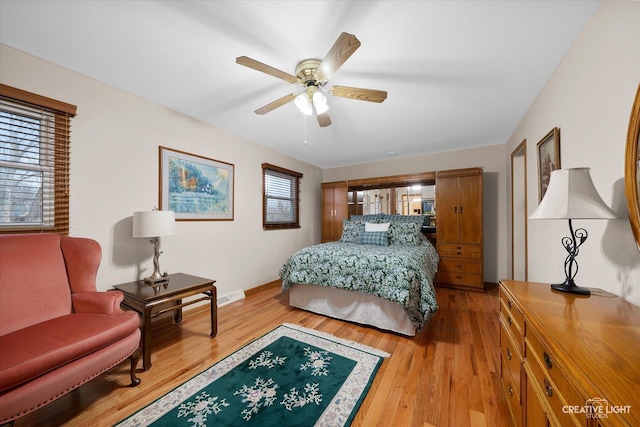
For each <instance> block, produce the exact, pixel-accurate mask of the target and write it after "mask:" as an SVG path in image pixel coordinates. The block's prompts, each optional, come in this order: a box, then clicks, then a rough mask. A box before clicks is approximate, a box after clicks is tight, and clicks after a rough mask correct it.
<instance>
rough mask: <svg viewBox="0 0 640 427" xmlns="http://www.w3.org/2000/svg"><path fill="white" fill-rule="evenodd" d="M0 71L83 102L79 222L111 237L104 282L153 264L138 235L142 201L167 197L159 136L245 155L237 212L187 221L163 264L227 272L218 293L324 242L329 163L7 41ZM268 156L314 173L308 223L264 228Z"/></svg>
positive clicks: (208, 151) (305, 187)
mask: <svg viewBox="0 0 640 427" xmlns="http://www.w3.org/2000/svg"><path fill="white" fill-rule="evenodd" d="M0 81H1V82H2V83H4V84H7V85H10V86H14V87H17V88H20V89H23V90H27V91H30V92H35V93H38V94H40V95H44V96H47V97H51V98H55V99H58V100H60V101H64V102H68V103H71V104H75V105H77V106H78V115H77V117H76V118H74V119H73V121H72V138H71V140H72V149H71V153H72V154H71V162H72V163H71V230H70V234H71V235H73V236H83V237H90V238H93V239H95V240H97V241H98V242H99V243H100V245H101V246H102V250H103V261H102V265H101V267H100V270H99V274H98V281H99V287H100V288H101V289H102V290H106V289H109V288H110V287H111V285H113V284H116V283H121V282H126V281H130V280H134V279H136V277H137V275H138V273H139V271H138V270H139V268H140V267H142V268H144V269H146V270H145V271H144V272H142V275H149V274H150V272H151V271H152V270H153V266H152V262H151V255H152V253H153V249H152V246H151V245H150V244H149V243H148V242H146V241H145V240H144V239H133V238H132V237H131V231H132V220H131V216H132V213H133V212H134V211H138V210H150V209H152V208H153V207H154V206H157V205H158V146H166V147H170V148H174V149H178V150H182V151H186V152H189V153H195V154H198V155H200V156H204V157H209V158H213V159H218V160H222V161H225V162H229V163H233V164H234V165H235V219H234V221H198V222H178V223H177V233H176V234H175V235H174V236H168V237H163V238H162V250H163V251H164V254H163V255H162V256H161V257H160V266H161V268H162V270H163V271H164V270H166V271H169V272H184V273H189V274H194V275H200V276H204V277H210V278H212V279H216V280H217V286H218V295H225V294H228V293H231V292H234V291H237V290H241V289H247V288H251V287H254V286H258V285H261V284H264V283H266V282H270V281H272V280H275V279H277V278H278V270H279V269H280V267H281V266H282V264H283V263H284V262H285V261H286V259H287V258H288V257H289V256H290V255H291V253H293V252H294V251H296V250H298V249H300V248H302V247H304V246H308V245H311V244H314V243H317V242H319V240H320V224H319V219H318V212H320V182H321V170H320V169H319V168H316V167H314V166H311V165H309V164H306V163H303V162H300V161H297V160H295V159H293V158H290V157H288V156H285V155H283V154H280V153H277V152H275V151H272V150H269V149H266V148H264V147H262V146H258V145H255V144H252V143H249V142H246V141H244V140H242V139H240V138H238V137H235V136H233V135H229V134H226V133H224V132H222V131H220V130H218V129H216V128H213V127H211V126H209V125H207V124H204V123H202V122H199V121H196V120H194V119H191V118H189V117H186V116H183V115H181V114H178V113H176V112H174V111H171V110H168V109H166V108H163V107H161V106H159V105H157V104H154V103H152V102H149V101H147V100H145V99H142V98H139V97H136V96H134V95H131V94H129V93H127V92H124V91H121V90H119V89H115V88H113V87H111V86H108V85H105V84H103V83H100V82H98V81H95V80H92V79H90V78H87V77H85V76H82V75H80V74H77V73H74V72H71V71H69V70H66V69H64V68H61V67H59V66H56V65H53V64H51V63H48V62H46V61H43V60H40V59H38V58H35V57H33V56H30V55H26V54H24V53H23V52H20V51H17V50H15V49H13V48H10V47H8V46H6V45H0ZM263 162H267V163H272V164H275V165H278V166H282V167H284V168H287V169H291V170H295V171H297V172H301V173H303V174H304V177H303V179H302V183H301V184H302V189H301V225H302V228H301V229H299V230H281V231H263V230H262V175H261V174H262V169H261V164H262V163H263Z"/></svg>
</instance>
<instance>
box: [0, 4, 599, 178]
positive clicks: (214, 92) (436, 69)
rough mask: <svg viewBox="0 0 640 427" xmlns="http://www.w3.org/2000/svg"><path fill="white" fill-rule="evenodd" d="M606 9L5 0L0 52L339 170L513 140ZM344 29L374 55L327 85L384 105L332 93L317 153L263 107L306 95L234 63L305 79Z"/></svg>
mask: <svg viewBox="0 0 640 427" xmlns="http://www.w3.org/2000/svg"><path fill="white" fill-rule="evenodd" d="M599 3H600V1H579V0H570V1H508V0H500V1H488V0H480V1H435V0H434V1H160V0H156V1H153V0H152V1H113V0H112V1H96V0H94V1H84V2H81V1H61V0H56V1H35V0H32V1H13V0H0V42H2V43H4V44H6V45H9V46H12V47H14V48H17V49H19V50H22V51H24V52H27V53H29V54H32V55H35V56H37V57H40V58H43V59H45V60H48V61H50V62H53V63H55V64H59V65H61V66H63V67H66V68H68V69H70V70H74V71H76V72H79V73H81V74H84V75H86V76H89V77H92V78H94V79H97V80H100V81H102V82H105V83H107V84H109V85H112V86H115V87H117V88H120V89H123V90H126V91H128V92H131V93H134V94H136V95H139V96H141V97H143V98H146V99H149V100H152V101H155V102H157V103H159V104H162V105H165V106H167V107H169V108H171V109H173V110H176V111H179V112H181V113H184V114H186V115H188V116H191V117H194V118H196V119H199V120H201V121H203V122H207V123H210V124H211V125H213V126H215V127H217V128H220V129H224V130H226V131H228V132H230V133H233V134H235V135H239V136H240V137H242V138H244V139H246V140H248V141H252V142H255V143H257V144H262V145H265V146H268V147H271V148H273V149H274V150H277V151H280V152H283V153H286V154H288V155H290V156H292V157H295V158H298V159H300V160H303V161H306V162H308V163H311V164H314V165H317V166H319V167H321V168H331V167H337V166H344V165H349V164H357V163H365V162H371V161H376V160H384V159H390V158H398V157H406V156H412V155H417V154H428V153H434V152H441V151H450V150H458V149H463V148H470V147H477V146H486V145H494V144H503V143H505V142H506V141H507V139H508V138H509V136H510V135H511V133H512V132H513V130H514V128H515V126H516V125H517V124H518V122H519V121H520V119H521V118H522V116H523V115H524V113H525V112H526V110H527V108H528V107H529V105H531V103H532V102H533V100H534V99H535V97H536V96H537V94H538V93H539V91H540V89H541V88H542V87H543V85H544V84H545V82H546V81H547V79H548V78H549V77H550V75H551V73H553V71H554V69H555V68H556V66H557V65H558V63H559V62H560V60H561V59H562V58H563V56H564V55H565V54H566V52H567V51H568V49H569V48H570V46H571V44H572V43H573V42H574V41H575V39H576V37H577V36H578V34H579V33H580V31H581V30H582V29H583V28H584V26H585V24H586V22H587V21H588V19H589V18H590V16H591V15H592V14H593V12H594V11H595V9H596V8H597V6H598V4H599ZM343 31H344V32H348V33H351V34H355V35H356V36H357V37H358V39H359V40H360V42H361V43H362V46H361V47H360V48H359V49H358V50H357V51H356V52H355V53H354V54H353V55H352V56H351V58H350V59H349V60H348V61H347V62H346V63H345V64H344V65H343V66H342V68H340V70H338V72H337V73H336V74H334V76H333V77H332V78H331V80H330V81H329V84H328V85H327V87H330V86H332V85H345V86H354V87H361V88H368V89H380V90H386V91H387V92H388V98H387V100H386V101H384V103H382V104H377V103H371V102H364V101H357V100H349V99H344V98H338V97H330V98H329V101H328V102H329V106H330V108H331V109H330V111H329V114H330V116H331V119H332V122H333V124H332V125H331V126H329V127H326V128H319V126H318V124H317V122H316V121H315V119H313V118H309V119H307V120H306V132H307V133H306V140H307V144H305V143H304V141H305V119H304V118H303V116H302V114H301V113H299V112H298V111H297V109H296V108H295V106H294V104H293V103H290V104H287V105H285V106H283V107H280V108H278V109H276V110H274V111H272V112H270V113H268V114H266V115H263V116H259V115H256V114H254V113H253V111H254V110H255V109H257V108H259V107H261V106H263V105H265V104H267V103H269V102H271V101H273V100H275V99H277V98H280V97H282V96H284V95H286V94H288V93H292V92H294V91H299V90H300V88H299V87H298V86H295V85H291V84H288V83H286V82H284V81H282V80H280V79H277V78H275V77H272V76H269V75H266V74H263V73H260V72H258V71H255V70H252V69H249V68H246V67H242V66H240V65H237V64H236V63H235V58H236V57H238V56H243V55H245V56H249V57H251V58H253V59H256V60H258V61H261V62H264V63H266V64H268V65H271V66H273V67H275V68H278V69H280V70H282V71H285V72H287V73H290V74H295V71H294V69H295V65H296V64H297V63H298V62H299V61H300V60H302V59H306V58H313V57H316V58H320V59H322V58H324V56H325V54H326V53H327V52H328V51H329V49H330V48H331V46H332V45H333V43H334V42H335V40H336V39H337V38H338V36H339V35H340V33H341V32H343ZM549 126H553V123H551V124H549Z"/></svg>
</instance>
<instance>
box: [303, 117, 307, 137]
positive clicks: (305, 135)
mask: <svg viewBox="0 0 640 427" xmlns="http://www.w3.org/2000/svg"><path fill="white" fill-rule="evenodd" d="M302 120H304V145H307V116H305V115H304V114H303V115H302Z"/></svg>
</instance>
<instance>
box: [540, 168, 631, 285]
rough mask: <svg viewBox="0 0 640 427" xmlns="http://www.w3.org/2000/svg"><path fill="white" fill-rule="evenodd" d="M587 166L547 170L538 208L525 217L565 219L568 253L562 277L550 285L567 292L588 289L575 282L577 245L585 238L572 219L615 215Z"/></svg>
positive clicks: (565, 240)
mask: <svg viewBox="0 0 640 427" xmlns="http://www.w3.org/2000/svg"><path fill="white" fill-rule="evenodd" d="M589 170H590V168H574V169H557V170H554V171H552V172H551V177H550V179H549V187H548V188H547V192H546V193H545V195H544V197H543V198H542V201H541V202H540V205H538V208H537V209H536V210H535V211H534V212H533V213H532V214H531V216H529V219H568V220H569V232H570V234H571V235H570V236H568V237H563V238H562V246H564V248H565V249H566V250H567V252H568V255H567V258H566V259H565V260H564V272H565V276H566V278H565V281H564V282H563V283H559V284H554V285H551V289H554V290H556V291H560V292H568V293H571V294H579V295H589V294H590V292H589V289H587V288H583V287H580V286H576V284H575V282H574V280H573V279H574V277H575V276H576V274H577V273H578V262H577V261H576V257H577V256H578V248H580V245H582V244H583V243H584V241H585V240H587V236H588V233H587V230H585V229H584V228H578V229H576V230H574V228H573V224H572V222H571V221H572V220H574V219H615V218H619V217H618V215H617V214H616V213H615V212H614V211H612V210H611V209H610V208H609V207H608V206H607V205H606V204H605V203H604V201H603V200H602V198H601V197H600V195H599V194H598V191H597V190H596V188H595V186H594V185H593V181H592V180H591V174H590V173H589Z"/></svg>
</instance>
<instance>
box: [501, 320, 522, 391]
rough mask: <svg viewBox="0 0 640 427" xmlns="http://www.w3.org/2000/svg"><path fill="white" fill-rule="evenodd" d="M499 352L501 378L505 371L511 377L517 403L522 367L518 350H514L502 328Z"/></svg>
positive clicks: (507, 334) (514, 347) (520, 389)
mask: <svg viewBox="0 0 640 427" xmlns="http://www.w3.org/2000/svg"><path fill="white" fill-rule="evenodd" d="M500 351H501V356H502V373H503V378H504V377H506V375H505V370H506V371H507V372H508V374H509V376H510V377H511V383H512V385H513V392H514V393H516V394H517V397H518V403H520V401H521V400H520V399H521V397H522V388H521V381H520V379H521V378H522V375H521V372H520V369H521V366H522V356H521V355H520V349H516V346H514V344H513V342H512V341H511V338H509V333H508V332H507V330H506V329H505V327H504V326H501V327H500Z"/></svg>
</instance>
